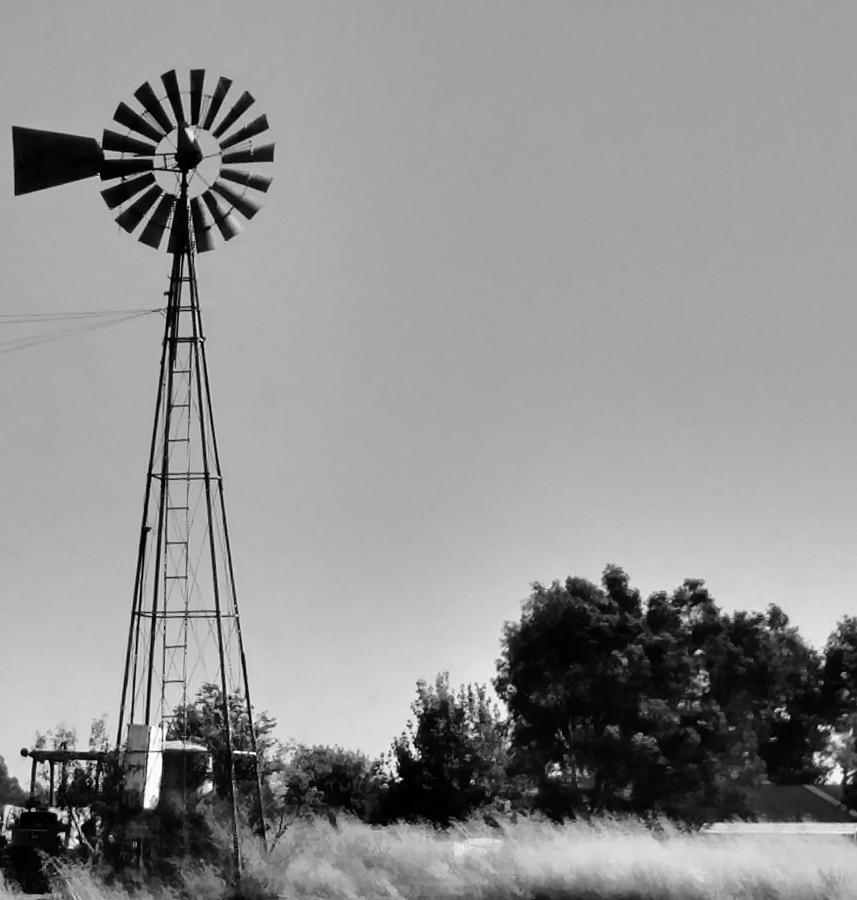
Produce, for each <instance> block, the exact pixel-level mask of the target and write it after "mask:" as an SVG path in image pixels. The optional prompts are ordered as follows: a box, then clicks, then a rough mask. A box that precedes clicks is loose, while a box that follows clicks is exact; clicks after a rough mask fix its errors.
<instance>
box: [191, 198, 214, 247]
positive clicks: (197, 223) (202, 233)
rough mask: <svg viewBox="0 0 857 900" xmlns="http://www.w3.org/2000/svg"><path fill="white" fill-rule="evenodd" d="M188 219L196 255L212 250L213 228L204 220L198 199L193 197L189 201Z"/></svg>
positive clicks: (212, 224) (203, 213)
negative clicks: (191, 226) (191, 227)
mask: <svg viewBox="0 0 857 900" xmlns="http://www.w3.org/2000/svg"><path fill="white" fill-rule="evenodd" d="M190 218H191V224H192V225H193V237H194V243H195V244H196V249H197V252H198V253H205V252H206V251H208V250H213V249H214V235H213V234H212V233H211V229H212V228H213V227H214V223H213V222H209V221H207V220H206V216H205V210H204V209H203V206H202V203H200V200H199V197H194V198H193V200H191V201H190Z"/></svg>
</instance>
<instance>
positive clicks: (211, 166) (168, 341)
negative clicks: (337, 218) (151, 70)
mask: <svg viewBox="0 0 857 900" xmlns="http://www.w3.org/2000/svg"><path fill="white" fill-rule="evenodd" d="M161 83H162V85H163V90H164V95H163V96H160V97H159V96H158V94H157V93H156V92H155V90H154V88H153V87H152V86H151V84H149V83H148V82H146V83H144V84H143V85H141V86H140V87H139V88H138V89H137V91H135V94H134V96H135V98H136V99H137V101H138V103H139V106H140V108H139V109H136V110H135V109H134V108H132V107H130V106H128V105H126V104H125V103H120V104H119V106H118V107H117V109H116V111H115V113H114V117H113V118H114V121H115V122H117V123H119V124H120V125H122V126H124V128H125V129H126V131H125V133H118V132H115V131H111V130H105V131H104V135H103V138H102V142H101V144H100V145H99V143H98V142H97V141H96V140H94V139H93V138H86V137H80V136H77V135H66V134H59V133H56V132H46V131H36V130H34V129H26V128H14V129H13V143H14V151H15V193H16V194H23V193H28V192H30V191H34V190H41V189H43V188H47V187H52V186H55V185H58V184H63V183H65V182H69V181H74V180H78V179H81V178H86V177H90V176H94V175H99V176H100V177H101V179H102V181H112V182H113V183H112V184H111V185H110V186H108V187H106V188H105V189H104V190H102V192H101V193H102V196H103V198H104V200H105V202H106V203H107V205H108V207H109V208H110V209H113V210H117V209H118V210H119V213H118V215H117V217H116V221H117V223H118V224H119V225H120V226H121V227H122V228H123V229H124V230H125V231H127V232H129V233H136V235H137V238H138V240H139V241H141V242H142V243H144V244H147V245H148V246H151V247H153V248H155V249H159V248H160V247H161V245H162V244H163V243H164V236H165V234H166V235H168V237H167V240H166V247H165V249H166V250H167V252H168V253H169V254H170V255H171V257H172V266H171V271H170V282H169V291H168V292H167V307H166V310H165V326H164V335H163V342H162V347H161V357H160V374H159V380H158V387H157V397H156V402H155V415H154V422H153V426H152V436H151V442H150V449H149V456H148V467H147V474H146V483H145V493H144V500H143V512H142V521H141V526H140V534H139V544H138V556H137V565H136V572H135V577H134V589H133V597H132V604H131V617H130V625H129V629H128V643H127V650H126V658H125V672H124V677H123V685H122V698H121V704H120V713H119V728H118V738H117V741H118V742H119V743H120V744H121V742H122V740H123V738H124V731H125V728H126V727H127V726H129V725H131V724H141V725H146V726H152V727H156V728H158V727H161V728H163V729H164V731H165V733H168V734H169V735H170V736H171V737H173V738H175V739H178V740H180V741H181V740H183V739H187V737H188V722H187V717H186V716H185V715H184V714H183V712H184V711H186V710H187V708H188V706H189V705H190V704H192V703H193V701H194V700H195V698H196V696H197V694H198V692H199V690H200V689H201V688H202V687H203V686H204V685H208V684H212V685H214V686H215V688H216V690H217V691H218V692H219V702H220V704H221V709H220V720H221V722H222V734H221V742H222V745H223V746H224V747H229V748H230V751H231V752H230V753H229V754H228V760H229V763H228V765H229V767H230V772H229V775H230V778H229V783H230V787H231V790H230V794H231V797H230V799H231V806H232V832H233V844H234V850H235V861H236V864H237V865H239V866H240V858H239V855H238V838H239V836H238V815H237V809H236V790H235V759H236V757H237V756H239V755H241V754H243V755H244V757H245V758H246V756H247V753H248V746H247V745H248V743H249V745H250V749H249V753H250V756H251V757H252V758H253V759H255V751H256V742H255V733H254V730H253V713H252V706H251V702H250V691H249V682H248V676H247V662H246V657H245V653H244V647H243V641H242V635H241V625H240V619H239V614H238V597H237V591H236V587H235V575H234V570H233V561H232V551H231V547H230V540H229V529H228V526H227V520H226V506H225V502H224V490H223V474H222V470H221V464H220V454H219V451H218V446H217V438H216V434H215V428H214V416H213V409H212V401H211V392H210V385H209V377H208V365H207V360H206V347H205V336H204V332H203V327H202V318H201V314H200V306H199V288H198V283H197V277H196V255H197V253H198V252H203V251H207V250H211V249H213V248H214V246H215V237H216V235H217V234H219V235H220V236H221V237H222V238H223V239H224V240H230V239H231V238H232V237H234V236H235V235H236V234H238V233H239V232H240V230H241V225H240V217H243V218H248V219H249V218H251V217H252V216H254V215H255V214H256V212H258V210H259V208H260V206H259V202H258V199H256V198H259V197H260V195H261V194H262V193H264V192H265V191H267V189H268V187H269V185H270V183H271V180H272V179H271V178H269V177H267V176H264V175H260V174H257V173H255V172H253V171H248V170H246V169H236V168H233V167H232V166H234V165H250V166H251V167H255V166H256V164H258V163H267V162H272V161H273V158H274V145H273V144H264V145H255V144H254V139H255V138H256V137H257V136H258V135H260V134H262V133H263V132H265V131H267V129H268V122H267V118H266V117H265V116H259V117H258V118H256V119H253V120H252V121H250V122H249V123H247V124H243V125H242V124H241V123H242V117H243V116H244V114H245V113H246V112H247V110H248V109H249V108H250V107H251V106H252V105H253V103H254V99H253V97H252V96H251V95H250V94H248V93H246V92H245V93H243V94H241V95H240V96H238V97H237V99H236V100H235V102H234V103H233V104H232V105H231V106H230V107H229V108H228V109H226V108H225V102H226V101H227V98H228V96H229V91H230V87H231V84H232V82H231V81H230V80H229V79H227V78H223V77H221V78H219V79H218V81H217V82H216V85H215V87H214V90H213V91H212V92H211V93H210V94H209V93H207V92H206V90H205V71H204V70H202V69H193V70H191V72H190V77H189V82H188V85H189V89H188V90H182V89H181V88H180V86H179V81H178V77H177V75H176V72H175V71H170V72H167V73H165V74H164V75H162V76H161ZM236 709H237V710H238V711H239V713H240V715H239V717H238V721H241V722H243V723H244V725H245V733H244V734H242V735H236V734H235V733H234V731H235V721H236V716H235V710H236ZM255 768H256V779H255V780H256V787H257V799H258V801H259V804H260V807H261V786H260V782H259V772H258V767H257V766H256V767H255Z"/></svg>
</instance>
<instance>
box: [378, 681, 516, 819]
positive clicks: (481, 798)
mask: <svg viewBox="0 0 857 900" xmlns="http://www.w3.org/2000/svg"><path fill="white" fill-rule="evenodd" d="M411 711H412V713H413V716H414V718H413V720H411V721H410V722H408V725H407V728H406V730H405V732H403V733H402V735H400V737H398V738H397V739H396V740H395V741H394V742H393V748H392V757H393V769H394V773H395V774H394V776H393V777H392V779H391V780H390V783H389V788H388V790H387V793H386V796H385V801H384V807H383V810H382V816H384V817H386V818H387V819H397V818H406V819H427V820H428V821H431V822H434V823H436V824H439V825H444V826H446V825H448V824H449V823H450V822H451V821H452V820H453V819H465V818H467V817H468V816H469V815H470V814H471V813H472V812H473V811H474V810H476V809H478V808H479V807H480V806H483V805H484V804H486V803H488V802H490V801H492V800H493V799H494V798H495V797H497V796H498V795H499V793H500V792H501V790H502V786H503V783H504V780H505V766H506V761H507V738H506V724H505V722H504V721H503V719H502V717H501V715H500V710H499V707H498V706H497V704H496V703H495V702H492V701H491V699H490V698H489V696H488V693H487V689H486V688H485V687H484V686H482V685H464V686H461V687H460V688H459V689H458V690H457V691H454V690H453V689H452V688H451V687H450V684H449V674H448V673H445V672H444V673H441V674H438V675H437V677H436V678H435V681H434V683H433V684H428V683H427V682H425V681H418V682H417V696H416V699H415V700H414V702H413V703H412V705H411Z"/></svg>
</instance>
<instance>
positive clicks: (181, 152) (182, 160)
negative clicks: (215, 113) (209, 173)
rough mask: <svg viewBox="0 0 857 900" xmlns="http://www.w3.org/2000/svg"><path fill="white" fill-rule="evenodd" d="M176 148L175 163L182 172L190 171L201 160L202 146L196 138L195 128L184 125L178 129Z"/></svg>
mask: <svg viewBox="0 0 857 900" xmlns="http://www.w3.org/2000/svg"><path fill="white" fill-rule="evenodd" d="M177 136H178V148H177V149H176V165H177V166H178V167H179V169H180V170H181V171H182V172H185V173H187V172H190V171H191V169H195V168H196V167H197V166H198V165H199V164H200V163H201V162H202V160H203V156H204V154H203V152H202V147H200V145H199V141H198V140H197V139H196V130H195V129H193V128H189V127H188V126H186V125H184V126H181V127H180V128H179V129H178V132H177Z"/></svg>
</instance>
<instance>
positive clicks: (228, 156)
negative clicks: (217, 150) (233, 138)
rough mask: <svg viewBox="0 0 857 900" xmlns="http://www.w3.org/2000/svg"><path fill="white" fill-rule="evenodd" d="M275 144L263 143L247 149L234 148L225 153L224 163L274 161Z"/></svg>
mask: <svg viewBox="0 0 857 900" xmlns="http://www.w3.org/2000/svg"><path fill="white" fill-rule="evenodd" d="M273 161H274V145H273V144H263V145H262V146H261V147H248V148H247V149H246V150H232V151H231V152H229V153H224V154H223V162H224V163H255V162H273Z"/></svg>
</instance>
